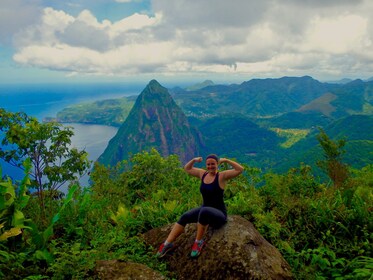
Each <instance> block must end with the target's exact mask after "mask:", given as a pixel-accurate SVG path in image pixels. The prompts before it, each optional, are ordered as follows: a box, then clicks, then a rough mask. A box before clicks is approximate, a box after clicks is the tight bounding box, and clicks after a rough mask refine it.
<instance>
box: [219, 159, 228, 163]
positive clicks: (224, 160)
mask: <svg viewBox="0 0 373 280" xmlns="http://www.w3.org/2000/svg"><path fill="white" fill-rule="evenodd" d="M224 162H227V159H226V158H220V159H219V164H222V163H224Z"/></svg>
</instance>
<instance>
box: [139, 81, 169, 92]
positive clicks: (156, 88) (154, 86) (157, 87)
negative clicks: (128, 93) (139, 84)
mask: <svg viewBox="0 0 373 280" xmlns="http://www.w3.org/2000/svg"><path fill="white" fill-rule="evenodd" d="M143 92H149V93H162V92H168V90H167V89H166V88H165V87H163V86H161V84H160V83H158V81H157V80H151V81H150V82H149V84H148V85H147V86H146V87H145V89H144V91H143Z"/></svg>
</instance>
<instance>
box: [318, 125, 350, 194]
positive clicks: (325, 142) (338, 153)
mask: <svg viewBox="0 0 373 280" xmlns="http://www.w3.org/2000/svg"><path fill="white" fill-rule="evenodd" d="M317 140H318V141H319V144H320V146H321V147H322V149H323V151H324V160H320V161H318V162H317V166H319V167H320V168H321V169H322V170H323V171H324V172H325V173H326V174H327V175H328V176H329V178H330V179H331V180H332V181H333V184H334V186H335V187H341V186H342V185H343V183H344V182H345V181H346V180H347V178H348V166H347V165H346V164H345V163H343V162H342V157H343V155H344V154H345V150H344V146H345V145H346V140H345V139H340V140H337V141H333V140H331V139H330V138H329V136H328V135H327V134H326V133H325V131H324V130H323V129H321V128H320V133H319V134H318V135H317Z"/></svg>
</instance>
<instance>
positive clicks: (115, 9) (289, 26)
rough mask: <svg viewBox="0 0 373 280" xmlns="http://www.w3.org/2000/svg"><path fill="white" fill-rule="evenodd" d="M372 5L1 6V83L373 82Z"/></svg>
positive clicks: (55, 1) (38, 2) (249, 0)
mask: <svg viewBox="0 0 373 280" xmlns="http://www.w3.org/2000/svg"><path fill="white" fill-rule="evenodd" d="M372 2H373V1H370V0H356V1H350V0H313V1H311V0H281V1H280V0H278V1H277V0H264V1H256V0H232V1H226V0H225V1H223V0H204V1H193V0H147V1H142V0H132V1H131V0H74V1H73V0H70V1H69V0H65V1H61V0H48V1H47V0H1V5H0V83H30V82H32V83H33V82H37V83H49V82H97V81H102V82H113V81H115V82H118V81H124V82H129V81H136V82H138V81H140V82H144V83H146V82H147V81H149V80H150V79H157V80H160V81H189V80H190V81H193V82H200V81H202V80H205V79H211V80H213V81H215V82H224V83H231V82H240V81H241V82H242V81H246V80H250V79H252V78H268V77H270V78H277V77H282V76H304V75H310V76H312V77H314V78H316V79H319V80H321V81H328V80H339V79H342V78H352V79H355V78H362V79H368V78H371V77H373V20H372V19H371V18H372V16H371V15H373V3H372Z"/></svg>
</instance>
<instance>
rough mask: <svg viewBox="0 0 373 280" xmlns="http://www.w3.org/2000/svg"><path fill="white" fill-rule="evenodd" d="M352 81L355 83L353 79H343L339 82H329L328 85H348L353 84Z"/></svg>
mask: <svg viewBox="0 0 373 280" xmlns="http://www.w3.org/2000/svg"><path fill="white" fill-rule="evenodd" d="M352 81H353V80H352V79H349V78H343V79H340V80H337V81H328V83H332V84H347V83H349V82H352Z"/></svg>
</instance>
